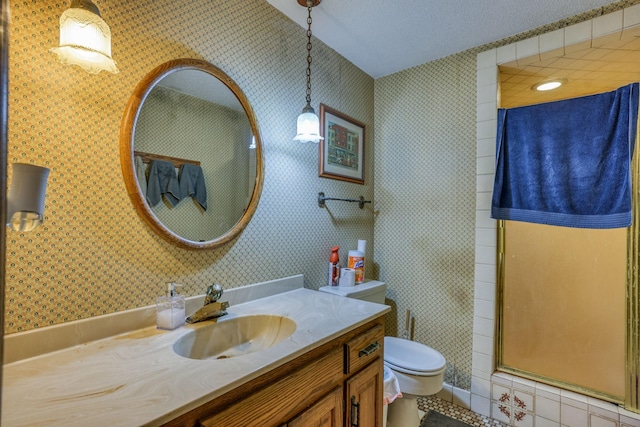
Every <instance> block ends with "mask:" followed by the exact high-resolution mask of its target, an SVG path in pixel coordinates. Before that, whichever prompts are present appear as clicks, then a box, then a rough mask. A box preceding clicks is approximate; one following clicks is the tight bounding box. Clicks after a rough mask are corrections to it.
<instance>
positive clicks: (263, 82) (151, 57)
mask: <svg viewBox="0 0 640 427" xmlns="http://www.w3.org/2000/svg"><path fill="white" fill-rule="evenodd" d="M10 5H11V14H12V20H11V37H10V76H9V78H10V87H9V89H10V98H9V141H8V159H7V160H8V162H9V163H13V162H18V161H19V162H28V163H29V162H31V163H35V164H39V165H44V166H48V167H49V168H51V174H50V177H49V186H48V189H47V194H46V203H45V222H44V226H43V227H40V228H38V229H37V230H36V231H35V232H32V233H17V232H12V231H9V232H7V265H6V297H5V300H6V322H5V333H8V334H10V333H14V332H19V331H27V330H29V329H33V328H38V327H44V326H48V325H53V324H57V323H62V322H67V321H72V320H77V319H83V318H88V317H92V316H97V315H101V314H106V313H112V312H117V311H122V310H126V309H131V308H135V307H140V306H145V305H150V304H153V302H154V301H155V297H156V296H157V295H159V294H161V293H162V292H164V288H163V286H162V284H163V283H164V282H167V281H177V282H178V283H183V284H184V285H185V287H184V293H185V294H187V295H197V294H202V293H204V290H205V288H206V286H207V284H210V283H212V282H218V283H220V284H222V285H223V286H224V287H225V288H234V287H239V286H242V285H244V284H250V283H257V282H262V281H266V280H270V279H276V278H280V277H286V276H290V275H294V274H299V273H302V274H304V276H305V282H306V283H305V286H307V287H310V288H317V287H320V286H322V285H324V284H325V283H326V275H327V263H328V259H329V255H330V248H331V247H332V246H334V245H339V246H341V248H342V249H341V253H340V255H341V256H342V257H343V259H346V254H347V250H349V249H353V248H355V247H356V245H357V240H358V239H366V240H368V241H369V242H370V244H369V245H367V251H368V252H369V253H368V256H369V257H370V258H372V254H373V211H372V208H371V207H370V205H367V206H366V207H365V209H363V210H360V209H358V207H357V206H356V205H355V204H345V203H343V204H340V203H333V204H330V203H327V208H326V209H321V208H319V207H318V205H317V194H318V192H319V191H324V192H325V194H326V195H327V196H329V197H349V198H357V197H358V196H361V195H362V196H364V197H365V198H366V199H367V200H370V199H371V198H372V197H373V155H374V150H373V145H372V144H373V132H367V140H366V141H365V144H367V150H366V156H367V158H366V159H365V160H366V164H365V165H366V169H365V180H366V184H365V185H357V184H351V183H346V182H342V181H336V180H331V179H326V178H319V177H318V148H317V146H316V145H314V144H298V143H294V142H293V141H292V138H293V136H294V135H295V131H296V129H295V124H296V118H297V116H298V114H299V113H300V112H301V110H302V108H303V107H304V104H305V93H306V92H305V91H306V86H305V79H306V76H305V68H306V37H305V30H304V29H303V28H301V27H300V26H299V25H297V24H295V23H293V22H292V21H290V20H289V19H288V18H286V17H285V16H283V15H282V14H281V13H280V12H279V11H277V10H276V9H275V8H273V7H272V6H271V5H269V4H268V3H267V2H266V1H263V0H255V1H248V2H247V1H243V0H208V1H198V2H192V1H186V0H171V1H169V0H137V1H135V2H126V1H125V2H123V1H115V0H96V5H97V6H98V7H99V8H100V12H101V15H102V17H103V18H104V19H105V20H106V22H107V23H108V24H109V26H110V27H111V31H112V36H113V45H112V51H113V55H114V59H115V60H116V61H117V63H118V67H119V69H120V73H119V74H115V75H113V74H108V73H104V72H103V73H100V74H98V75H91V74H87V73H86V72H84V71H83V70H81V69H80V68H78V67H70V66H63V65H61V64H59V63H58V62H56V61H55V55H54V54H52V53H50V52H48V49H49V48H51V47H53V46H55V45H57V43H58V36H59V26H58V20H59V17H60V14H61V13H62V12H63V11H64V10H65V9H66V8H67V7H68V6H69V3H68V2H66V1H65V2H51V1H49V0H28V1H27V0H12V1H11V4H10ZM312 52H313V81H312V104H313V106H314V107H315V108H316V111H318V110H319V108H318V105H319V103H320V102H322V103H325V104H327V105H329V106H331V107H333V108H335V109H337V110H339V111H341V112H343V113H345V114H347V115H349V116H351V117H354V118H356V119H358V120H360V121H362V122H364V123H365V125H366V126H367V129H368V130H373V90H374V88H373V83H374V82H373V79H372V78H370V77H369V76H367V75H366V74H365V73H363V72H362V71H361V70H359V69H357V68H356V67H355V66H354V65H352V64H351V63H349V62H348V61H346V60H345V59H344V58H342V57H341V56H340V55H338V54H337V53H336V52H334V51H333V50H331V49H329V48H327V47H326V46H325V45H323V44H322V43H321V42H319V41H315V39H314V43H313V51H312ZM181 57H193V58H199V59H205V60H208V61H209V62H211V63H213V64H214V65H216V66H218V67H219V68H221V69H222V70H223V71H225V72H226V73H227V74H228V75H229V76H230V77H231V78H232V79H233V80H235V81H236V83H238V85H239V86H240V87H241V88H242V90H243V91H244V93H245V94H246V96H247V97H248V99H249V101H250V102H251V104H252V106H253V108H254V110H255V113H256V116H257V118H258V124H259V127H260V130H261V133H262V137H263V142H264V159H265V168H264V169H265V182H264V190H263V193H262V197H261V199H260V203H259V205H258V208H257V211H256V213H255V215H254V217H253V219H252V221H251V223H250V224H249V226H248V227H247V228H246V230H245V231H244V232H243V233H242V234H241V235H240V236H239V237H238V238H237V239H235V240H234V241H232V242H231V243H229V244H227V245H225V246H224V247H222V248H220V249H217V250H213V251H206V252H194V251H189V250H185V249H180V248H176V247H173V246H172V245H171V244H169V243H168V242H165V241H164V240H162V239H161V238H159V237H158V236H156V235H155V234H154V233H153V232H152V231H151V230H150V229H149V228H148V227H147V226H146V225H145V224H144V222H143V221H142V219H141V218H140V217H139V216H138V215H137V213H136V212H135V211H134V209H133V206H132V204H131V201H130V200H129V197H128V196H127V193H126V189H125V186H124V182H123V178H122V172H121V168H120V156H119V132H120V123H121V120H122V116H123V113H124V109H125V106H126V104H127V101H128V98H129V95H130V94H131V93H132V91H133V90H134V88H135V86H136V84H137V83H138V82H139V81H140V79H142V78H143V77H144V76H145V75H146V74H147V73H148V72H150V71H151V70H152V69H153V68H154V67H156V66H157V65H159V64H161V63H163V62H166V61H168V60H171V59H176V58H181ZM10 179H11V168H9V180H10ZM372 273H373V270H372Z"/></svg>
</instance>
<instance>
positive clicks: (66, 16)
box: [51, 4, 118, 74]
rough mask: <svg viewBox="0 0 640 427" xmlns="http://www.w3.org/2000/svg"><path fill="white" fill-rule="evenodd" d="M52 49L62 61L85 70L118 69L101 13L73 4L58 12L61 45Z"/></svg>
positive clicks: (106, 26)
mask: <svg viewBox="0 0 640 427" xmlns="http://www.w3.org/2000/svg"><path fill="white" fill-rule="evenodd" d="M94 7H95V6H94ZM51 51H52V52H53V53H55V54H56V55H57V56H58V61H60V62H62V63H63V64H68V65H79V66H80V67H82V68H83V69H84V70H85V71H87V72H88V73H93V74H97V73H99V72H100V71H102V70H104V71H108V72H110V73H114V74H115V73H117V72H118V68H117V67H116V63H115V61H114V60H113V59H112V58H111V30H110V29H109V26H108V25H107V23H106V22H104V21H103V20H102V18H101V17H100V15H97V14H95V13H93V12H92V11H90V10H86V9H81V8H79V7H73V4H72V7H71V8H69V9H67V10H65V11H64V12H63V13H62V15H61V16H60V47H56V48H53V49H51Z"/></svg>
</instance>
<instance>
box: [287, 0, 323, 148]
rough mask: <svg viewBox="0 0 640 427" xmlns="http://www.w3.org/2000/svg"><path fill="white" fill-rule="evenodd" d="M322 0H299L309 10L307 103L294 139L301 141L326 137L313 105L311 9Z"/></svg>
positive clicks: (318, 140) (315, 140)
mask: <svg viewBox="0 0 640 427" xmlns="http://www.w3.org/2000/svg"><path fill="white" fill-rule="evenodd" d="M321 1H322V0H298V4H299V5H300V6H305V7H306V8H307V10H308V11H309V16H308V18H307V24H308V27H307V105H306V106H305V107H304V108H303V109H302V113H301V114H300V115H299V116H298V123H297V128H298V132H297V135H296V136H295V137H294V138H293V140H294V141H300V142H307V141H310V142H320V140H321V139H324V138H323V137H321V136H320V120H319V119H318V116H316V112H315V111H314V110H313V108H312V107H311V9H312V8H313V7H314V6H317V5H319V4H320V2H321Z"/></svg>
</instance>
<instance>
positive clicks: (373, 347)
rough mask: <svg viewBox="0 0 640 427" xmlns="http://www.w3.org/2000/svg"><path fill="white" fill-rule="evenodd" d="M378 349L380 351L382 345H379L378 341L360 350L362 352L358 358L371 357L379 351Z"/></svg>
mask: <svg viewBox="0 0 640 427" xmlns="http://www.w3.org/2000/svg"><path fill="white" fill-rule="evenodd" d="M378 349H380V344H378V341H376V342H372V343H371V344H369V345H368V346H366V347H365V348H363V349H362V350H360V352H359V353H358V357H362V356H369V355H370V354H373V353H375V352H376V351H378Z"/></svg>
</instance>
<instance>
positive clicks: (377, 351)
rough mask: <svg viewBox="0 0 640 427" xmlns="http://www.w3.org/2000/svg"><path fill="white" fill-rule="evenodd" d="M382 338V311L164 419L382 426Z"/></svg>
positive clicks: (252, 425) (231, 426) (237, 424)
mask: <svg viewBox="0 0 640 427" xmlns="http://www.w3.org/2000/svg"><path fill="white" fill-rule="evenodd" d="M383 342H384V323H383V318H382V316H381V317H379V318H377V319H375V320H373V321H371V322H368V323H366V324H364V325H362V326H360V327H358V328H356V329H354V330H352V331H350V332H347V333H345V334H344V335H342V336H340V337H338V338H335V339H334V340H332V341H330V342H328V343H326V344H324V345H322V346H320V347H318V348H316V349H314V350H311V351H309V352H307V353H305V354H303V355H301V356H298V357H297V358H295V359H293V360H291V361H289V362H287V363H285V364H284V365H282V366H280V367H278V368H275V369H273V370H271V371H270V372H267V373H265V374H263V375H261V376H259V377H257V378H255V379H253V380H251V381H249V382H247V383H245V384H243V385H241V386H239V387H237V388H236V389H234V390H231V391H229V392H228V393H226V394H224V395H222V396H220V397H218V398H215V399H213V400H211V401H210V402H207V403H206V404H204V405H202V406H200V407H198V408H196V409H194V410H192V411H190V412H188V413H186V414H184V415H182V416H180V417H178V418H176V419H175V420H173V421H170V422H169V423H167V424H165V425H166V426H202V427H268V426H273V427H283V426H287V427H314V426H318V427H320V426H322V427H343V426H346V427H355V426H360V427H381V426H382V376H383V358H382V351H383V347H382V345H383ZM358 420H359V422H360V423H359V424H357V421H358Z"/></svg>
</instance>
